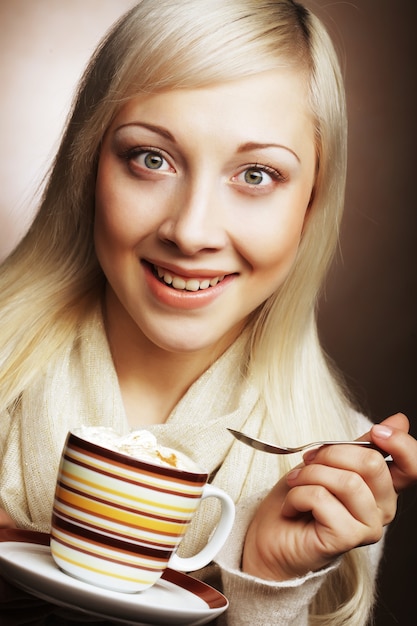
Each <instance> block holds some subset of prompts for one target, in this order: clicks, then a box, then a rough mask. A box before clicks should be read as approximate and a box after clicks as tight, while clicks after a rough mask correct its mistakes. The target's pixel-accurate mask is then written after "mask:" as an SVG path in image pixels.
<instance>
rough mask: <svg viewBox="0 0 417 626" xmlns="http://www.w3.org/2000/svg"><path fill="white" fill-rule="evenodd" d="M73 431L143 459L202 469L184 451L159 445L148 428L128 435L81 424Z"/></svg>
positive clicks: (115, 449) (83, 437)
mask: <svg viewBox="0 0 417 626" xmlns="http://www.w3.org/2000/svg"><path fill="white" fill-rule="evenodd" d="M72 432H73V433H74V435H77V437H80V438H81V439H85V440H86V441H90V442H91V443H95V444H97V445H98V446H101V447H103V448H107V449H109V450H114V451H115V452H119V453H120V454H126V455H127V456H131V457H133V458H135V459H139V460H141V461H146V462H148V463H154V464H156V465H161V466H164V467H175V468H176V469H179V470H185V471H188V472H199V471H200V470H199V468H198V467H197V465H196V464H195V463H194V462H193V461H192V460H191V459H190V458H188V457H187V456H186V455H185V454H183V453H182V452H179V451H178V450H173V449H172V448H167V447H165V446H161V445H159V444H158V442H157V439H156V437H155V435H153V434H152V433H150V432H149V431H148V430H133V431H131V432H130V433H128V434H127V435H119V434H118V433H117V432H116V431H115V430H114V429H113V428H111V427H107V426H80V427H79V428H74V429H73V430H72Z"/></svg>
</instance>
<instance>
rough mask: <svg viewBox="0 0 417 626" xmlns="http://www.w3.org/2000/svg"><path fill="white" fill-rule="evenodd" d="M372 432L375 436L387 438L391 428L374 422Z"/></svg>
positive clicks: (389, 435) (391, 431) (390, 433)
mask: <svg viewBox="0 0 417 626" xmlns="http://www.w3.org/2000/svg"><path fill="white" fill-rule="evenodd" d="M372 432H373V434H374V435H376V436H377V437H381V439H388V438H389V437H391V435H392V433H393V430H392V428H390V427H389V426H385V425H384V424H375V426H373V427H372Z"/></svg>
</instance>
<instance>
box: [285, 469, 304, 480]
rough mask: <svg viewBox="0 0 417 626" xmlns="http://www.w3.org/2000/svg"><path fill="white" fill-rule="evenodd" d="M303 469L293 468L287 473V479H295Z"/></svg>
mask: <svg viewBox="0 0 417 626" xmlns="http://www.w3.org/2000/svg"><path fill="white" fill-rule="evenodd" d="M300 471H301V470H299V469H293V470H291V472H288V474H287V480H295V479H296V478H297V476H298V474H299V473H300Z"/></svg>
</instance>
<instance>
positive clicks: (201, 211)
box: [95, 68, 316, 353]
mask: <svg viewBox="0 0 417 626" xmlns="http://www.w3.org/2000/svg"><path fill="white" fill-rule="evenodd" d="M306 103H307V94H306V85H305V79H303V77H302V76H300V74H299V73H297V72H296V71H294V70H291V69H288V68H283V69H280V70H274V71H271V72H265V73H262V74H259V75H256V76H253V77H249V78H245V79H241V80H236V81H232V82H228V83H219V84H215V85H213V86H210V87H207V88H201V89H191V90H187V89H184V90H173V91H166V92H162V93H158V94H154V95H149V96H145V97H143V96H141V97H138V98H134V99H132V100H131V101H129V102H128V103H127V104H126V105H125V106H124V107H123V108H122V109H121V110H120V112H119V114H118V115H117V117H116V118H115V120H114V122H113V123H112V125H111V127H110V128H109V129H108V131H107V133H106V135H105V138H104V141H103V145H102V150H101V155H100V160H99V167H98V176H97V187H96V223H95V245H96V251H97V255H98V258H99V261H100V264H101V266H102V268H103V270H104V273H105V274H106V277H107V280H108V290H107V300H106V306H107V315H110V316H111V318H112V319H113V321H114V320H117V323H119V322H120V324H126V327H129V328H131V329H132V332H134V333H139V334H140V335H141V336H143V337H144V338H146V339H147V341H150V342H151V343H152V344H154V345H156V346H158V347H159V348H163V349H165V350H168V351H171V352H172V351H173V352H184V351H191V352H194V351H200V350H205V349H206V350H207V349H208V350H213V348H214V349H215V351H218V352H219V353H220V352H221V351H222V350H223V349H225V348H226V347H227V346H228V345H229V344H230V343H231V342H232V341H233V340H234V338H235V337H236V336H237V335H238V334H239V332H240V330H241V328H242V326H243V325H244V323H245V321H246V319H247V317H248V315H249V314H250V313H251V312H252V311H253V310H254V309H256V308H257V307H258V306H259V305H260V304H261V303H262V302H264V301H265V300H266V299H267V298H268V297H269V296H270V295H271V294H272V293H273V292H275V291H276V289H277V288H278V287H279V286H280V285H281V284H282V283H283V281H284V280H285V278H286V276H287V274H288V272H289V270H290V268H291V266H292V264H293V262H294V259H295V256H296V252H297V249H298V246H299V242H300V237H301V234H302V230H303V225H304V222H305V219H306V212H307V209H308V206H309V200H310V196H311V192H312V188H313V184H314V178H315V169H316V156H315V142H314V127H313V122H312V120H311V117H310V115H309V111H308V108H307V104H306Z"/></svg>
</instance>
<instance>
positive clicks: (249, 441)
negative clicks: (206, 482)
mask: <svg viewBox="0 0 417 626" xmlns="http://www.w3.org/2000/svg"><path fill="white" fill-rule="evenodd" d="M227 430H228V431H229V432H230V433H232V435H233V436H234V437H236V439H238V440H239V441H242V442H243V443H245V444H246V445H247V446H251V447H252V448H255V449H256V450H262V452H270V453H271V454H294V453H295V452H303V451H304V450H308V448H319V447H321V446H338V445H346V444H349V445H353V446H365V447H367V448H371V449H373V450H378V452H381V454H382V455H383V456H384V457H386V456H387V454H386V452H384V451H383V450H381V449H380V448H378V447H377V446H376V445H375V444H373V443H372V442H371V441H314V442H311V443H306V444H304V445H302V446H298V447H296V448H288V447H283V446H275V445H273V444H272V443H267V442H266V441H261V440H260V439H256V438H255V437H250V436H249V435H245V434H244V433H241V432H240V431H238V430H233V428H228V429H227Z"/></svg>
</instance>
